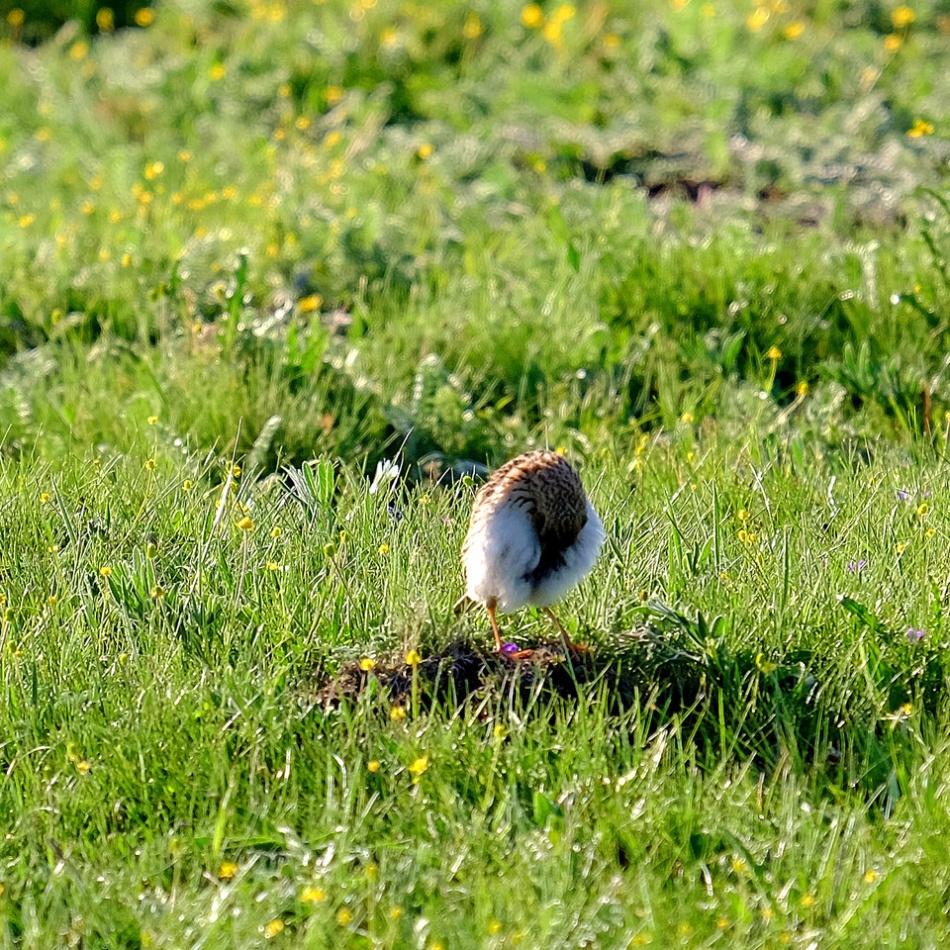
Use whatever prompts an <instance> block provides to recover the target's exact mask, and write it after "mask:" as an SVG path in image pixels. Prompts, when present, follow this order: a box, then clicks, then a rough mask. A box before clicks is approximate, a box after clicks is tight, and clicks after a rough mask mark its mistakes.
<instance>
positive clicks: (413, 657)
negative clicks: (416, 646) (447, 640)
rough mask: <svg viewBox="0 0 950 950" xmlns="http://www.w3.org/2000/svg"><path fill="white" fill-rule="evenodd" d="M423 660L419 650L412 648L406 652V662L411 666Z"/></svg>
mask: <svg viewBox="0 0 950 950" xmlns="http://www.w3.org/2000/svg"><path fill="white" fill-rule="evenodd" d="M421 662H422V654H421V653H420V652H419V651H418V650H410V651H409V652H408V653H407V654H406V663H407V665H409V666H418V665H419V664H420V663H421Z"/></svg>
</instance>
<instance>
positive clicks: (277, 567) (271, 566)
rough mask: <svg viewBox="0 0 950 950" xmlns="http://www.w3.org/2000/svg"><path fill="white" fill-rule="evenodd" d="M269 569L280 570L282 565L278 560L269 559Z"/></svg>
mask: <svg viewBox="0 0 950 950" xmlns="http://www.w3.org/2000/svg"><path fill="white" fill-rule="evenodd" d="M267 570H269V571H279V570H280V565H279V564H278V563H277V562H276V561H268V562H267Z"/></svg>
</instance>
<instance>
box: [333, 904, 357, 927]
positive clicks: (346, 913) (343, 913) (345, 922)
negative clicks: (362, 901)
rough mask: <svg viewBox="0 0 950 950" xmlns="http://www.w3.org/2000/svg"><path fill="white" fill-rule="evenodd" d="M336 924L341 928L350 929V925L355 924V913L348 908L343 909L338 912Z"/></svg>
mask: <svg viewBox="0 0 950 950" xmlns="http://www.w3.org/2000/svg"><path fill="white" fill-rule="evenodd" d="M336 922H337V923H338V924H339V925H340V926H341V927H348V926H349V925H350V924H352V923H353V911H351V910H350V909H349V908H347V907H341V908H340V909H339V910H338V911H337V912H336Z"/></svg>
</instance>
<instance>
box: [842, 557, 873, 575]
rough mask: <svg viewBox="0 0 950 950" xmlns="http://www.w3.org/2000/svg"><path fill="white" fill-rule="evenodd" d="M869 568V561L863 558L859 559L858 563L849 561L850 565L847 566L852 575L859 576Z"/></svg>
mask: <svg viewBox="0 0 950 950" xmlns="http://www.w3.org/2000/svg"><path fill="white" fill-rule="evenodd" d="M867 566H868V562H867V559H866V558H863V557H862V558H859V559H858V560H857V561H848V563H847V564H845V567H846V568H847V569H848V570H849V571H851V573H852V574H857V573H859V572H860V571H863V570H864V569H865V568H866V567H867Z"/></svg>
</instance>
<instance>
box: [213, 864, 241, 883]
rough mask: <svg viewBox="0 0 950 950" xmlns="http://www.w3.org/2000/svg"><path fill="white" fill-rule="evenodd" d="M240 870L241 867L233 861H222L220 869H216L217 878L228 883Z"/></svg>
mask: <svg viewBox="0 0 950 950" xmlns="http://www.w3.org/2000/svg"><path fill="white" fill-rule="evenodd" d="M240 870H241V866H240V865H239V864H236V863H235V862H234V861H222V862H221V867H219V868H218V877H219V878H220V879H221V880H222V881H230V880H231V878H233V877H234V875H235V874H237V872H238V871H240Z"/></svg>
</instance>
